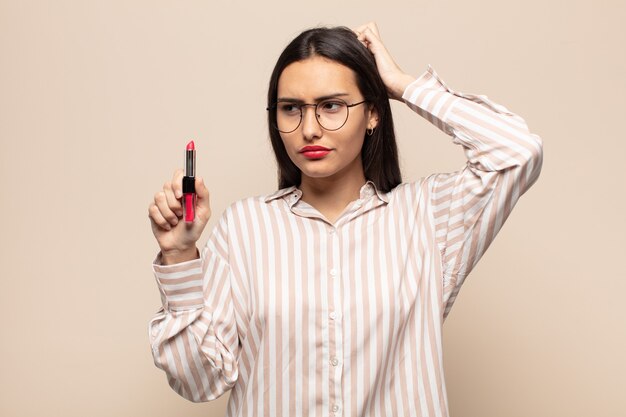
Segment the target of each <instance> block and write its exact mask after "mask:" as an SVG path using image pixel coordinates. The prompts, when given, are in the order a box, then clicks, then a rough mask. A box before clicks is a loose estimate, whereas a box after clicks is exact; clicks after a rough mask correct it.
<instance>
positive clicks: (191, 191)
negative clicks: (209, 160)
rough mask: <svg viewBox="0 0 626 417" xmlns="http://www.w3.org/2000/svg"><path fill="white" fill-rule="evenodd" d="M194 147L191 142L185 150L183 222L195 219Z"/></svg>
mask: <svg viewBox="0 0 626 417" xmlns="http://www.w3.org/2000/svg"><path fill="white" fill-rule="evenodd" d="M195 185H196V146H195V144H194V143H193V140H192V141H191V142H189V143H188V144H187V149H186V150H185V176H184V177H183V216H184V217H185V222H187V223H190V222H193V219H194V218H195V217H196V187H195Z"/></svg>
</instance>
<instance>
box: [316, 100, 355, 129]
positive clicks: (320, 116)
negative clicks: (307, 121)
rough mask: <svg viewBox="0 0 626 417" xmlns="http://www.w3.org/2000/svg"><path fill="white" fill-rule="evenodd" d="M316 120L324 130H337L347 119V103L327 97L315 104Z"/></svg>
mask: <svg viewBox="0 0 626 417" xmlns="http://www.w3.org/2000/svg"><path fill="white" fill-rule="evenodd" d="M316 111H317V120H318V121H319V123H320V125H322V127H323V128H324V129H326V130H337V129H339V128H341V127H342V126H343V125H344V124H345V123H346V120H348V105H347V104H346V102H345V101H343V100H339V99H329V100H324V101H321V102H319V103H318V104H317V110H316Z"/></svg>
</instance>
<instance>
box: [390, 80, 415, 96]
mask: <svg viewBox="0 0 626 417" xmlns="http://www.w3.org/2000/svg"><path fill="white" fill-rule="evenodd" d="M416 79H417V78H415V77H413V76H412V75H409V74H402V75H401V76H399V77H398V80H397V81H396V83H395V87H394V89H393V97H392V98H393V99H396V100H398V101H402V95H404V92H405V91H406V88H407V87H408V86H409V85H411V83H413V82H414V81H415V80H416Z"/></svg>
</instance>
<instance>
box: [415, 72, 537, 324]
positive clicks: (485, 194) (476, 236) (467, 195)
mask: <svg viewBox="0 0 626 417" xmlns="http://www.w3.org/2000/svg"><path fill="white" fill-rule="evenodd" d="M403 99H404V101H405V102H406V103H407V105H408V106H409V107H410V108H411V109H413V110H414V111H415V112H417V113H418V114H420V115H421V116H422V117H424V118H426V119H427V120H428V121H430V122H431V123H433V124H434V125H435V126H436V127H437V128H439V129H440V130H441V131H443V132H445V133H446V134H447V135H449V136H452V138H453V142H454V143H455V144H458V145H461V146H462V147H463V150H464V152H465V155H466V158H467V164H466V165H465V167H464V168H463V169H461V170H459V171H456V172H452V173H441V174H433V175H430V176H429V177H427V178H426V181H427V184H426V187H427V189H428V192H429V199H428V202H429V209H430V212H431V214H432V217H433V221H434V225H435V238H436V241H437V246H438V249H439V251H440V253H441V258H442V270H443V305H444V307H445V308H444V312H443V318H444V319H445V318H446V317H447V315H448V313H449V311H450V308H451V307H452V304H453V303H454V300H455V298H456V296H457V294H458V292H459V289H460V287H461V285H462V284H463V281H464V280H465V278H466V277H467V275H468V274H469V273H470V271H471V270H472V269H473V268H474V266H475V265H476V263H477V262H478V260H479V259H480V258H481V257H482V255H483V254H484V253H485V251H486V250H487V248H488V247H489V245H490V244H491V242H492V241H493V240H494V238H495V237H496V234H497V233H498V231H499V230H500V229H501V227H502V225H503V223H504V221H505V220H506V219H507V217H508V216H509V214H510V213H511V210H512V209H513V207H514V206H515V204H516V202H517V201H518V199H519V198H520V196H521V195H522V194H524V193H525V192H526V191H527V190H528V188H530V186H531V185H533V184H534V183H535V181H536V180H537V178H538V176H539V173H540V171H541V166H542V161H543V143H542V139H541V138H540V137H539V136H537V135H536V134H533V133H530V132H529V130H528V126H527V125H526V122H525V121H524V120H523V119H522V118H521V117H520V116H518V115H516V114H514V113H511V112H510V111H509V110H507V109H506V108H505V107H503V106H501V105H499V104H496V103H494V102H493V101H491V100H489V99H488V98H487V97H486V96H483V95H473V94H463V93H460V92H456V91H453V90H452V89H450V88H449V87H448V86H447V85H446V84H445V83H444V82H443V81H442V80H441V78H439V76H438V75H437V73H436V72H435V71H434V70H433V69H432V68H431V66H430V65H429V66H428V71H427V72H425V73H424V74H422V76H420V77H419V78H418V79H417V80H416V81H415V82H413V83H412V84H411V85H409V86H408V87H407V89H406V90H405V92H404V95H403Z"/></svg>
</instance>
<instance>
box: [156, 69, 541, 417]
mask: <svg viewBox="0 0 626 417" xmlns="http://www.w3.org/2000/svg"><path fill="white" fill-rule="evenodd" d="M402 98H403V100H404V101H405V102H406V104H407V105H408V106H409V107H410V108H411V109H413V110H414V111H415V112H416V113H417V114H419V115H420V116H422V117H424V118H426V119H427V120H428V121H430V122H431V123H432V124H434V125H435V126H436V127H437V128H439V129H440V130H442V131H443V132H445V133H446V134H447V135H449V136H450V137H452V141H453V142H454V143H456V144H458V145H461V146H462V147H463V150H464V152H465V155H466V158H467V164H466V165H465V166H464V167H463V168H462V169H460V170H459V171H456V172H452V173H441V174H432V175H430V176H427V177H424V178H421V179H419V180H418V181H415V182H410V183H402V184H400V185H398V186H397V187H395V188H394V189H393V190H391V191H389V192H387V193H385V192H381V191H379V190H378V189H377V187H376V185H375V184H374V183H373V182H372V181H367V182H366V183H365V184H364V185H363V186H362V188H361V189H360V198H359V199H358V200H355V201H353V202H351V203H350V204H348V206H347V207H346V208H345V210H344V211H343V212H342V213H341V215H340V216H339V217H338V218H337V220H336V221H335V223H334V224H332V223H331V222H329V221H328V220H327V219H326V218H325V217H324V216H323V215H322V214H321V213H320V212H319V211H317V210H316V209H315V208H314V207H312V206H311V205H309V204H307V203H306V202H304V201H303V200H301V197H302V192H301V190H299V189H298V188H297V187H295V186H292V187H289V188H285V189H281V190H278V191H276V192H274V193H273V194H270V195H265V196H257V197H250V198H246V199H242V200H239V201H236V202H234V203H232V204H231V205H230V206H228V207H227V208H226V210H224V212H223V214H222V215H221V217H220V219H219V221H218V222H217V224H216V226H215V227H214V228H213V230H212V232H211V234H210V237H209V239H208V241H207V244H206V245H205V246H204V248H203V249H202V251H200V258H199V259H196V260H192V261H188V262H183V263H179V264H174V265H162V264H161V258H160V256H161V255H160V253H159V254H158V255H157V257H156V259H155V260H154V263H153V271H154V275H155V278H156V281H157V285H158V288H159V291H160V294H161V301H162V307H161V308H160V309H159V310H158V312H157V313H156V314H155V316H154V317H153V318H152V320H151V321H150V323H149V326H148V332H149V339H150V344H151V347H152V353H153V357H154V363H155V364H156V366H157V367H158V368H160V369H162V370H163V371H165V373H166V375H167V380H168V383H169V385H170V386H171V388H172V389H173V390H174V391H175V392H176V393H178V394H179V395H181V396H183V397H184V398H186V399H188V400H190V401H194V402H200V401H210V400H213V399H215V398H217V397H219V396H220V395H222V394H224V393H225V392H226V391H228V390H231V393H230V398H229V402H228V406H227V416H281V415H284V416H329V417H330V416H433V417H434V416H438V417H439V416H443V417H445V416H448V403H447V395H446V385H445V381H444V368H443V362H442V358H443V354H442V325H443V322H444V320H445V318H446V317H447V315H448V313H449V312H450V308H451V307H452V305H453V303H454V300H455V298H456V296H457V294H458V292H459V289H460V288H461V285H462V284H463V282H464V281H465V278H466V277H467V275H468V274H469V273H470V271H471V270H472V268H473V267H474V266H475V265H476V263H477V262H478V260H479V259H480V258H481V256H482V255H483V254H484V253H485V251H486V250H487V248H488V247H489V245H490V243H491V242H492V241H493V239H494V238H495V236H496V234H497V233H498V231H499V230H500V228H501V227H502V224H503V223H504V221H505V220H506V219H507V217H508V216H509V214H510V212H511V210H512V209H513V207H514V205H515V204H516V202H517V200H518V199H519V197H520V196H521V195H522V194H523V193H524V192H525V191H526V190H528V188H529V187H530V186H531V185H532V184H533V183H534V182H535V181H536V180H537V178H538V176H539V172H540V170H541V165H542V159H543V151H542V140H541V138H540V137H539V136H537V135H535V134H531V133H530V132H529V130H528V128H527V125H526V123H525V122H524V120H523V119H522V118H521V117H519V116H517V115H516V114H513V113H511V112H510V111H508V110H507V109H506V108H505V107H503V106H501V105H499V104H496V103H494V102H493V101H491V100H489V99H488V98H487V97H486V96H482V95H473V94H463V93H460V92H457V91H453V90H452V89H450V88H449V87H448V86H447V85H446V84H445V83H444V82H443V81H442V80H441V78H440V77H439V76H438V75H437V74H436V72H435V71H434V70H433V69H432V67H431V66H430V65H429V66H428V70H427V71H426V72H424V73H423V74H422V75H421V76H420V77H419V78H418V79H417V80H416V81H415V82H413V83H412V84H411V85H409V86H408V87H407V89H406V90H405V92H404V95H403V97H402Z"/></svg>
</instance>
